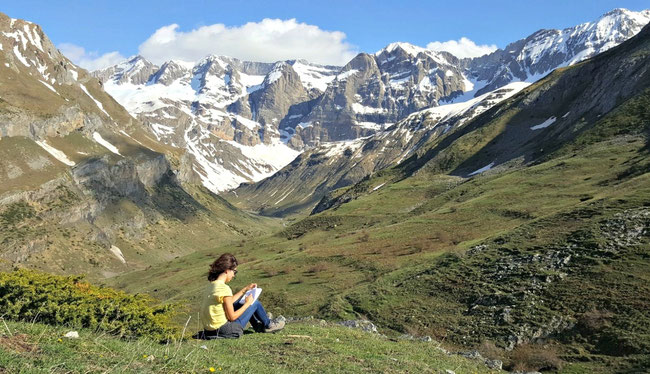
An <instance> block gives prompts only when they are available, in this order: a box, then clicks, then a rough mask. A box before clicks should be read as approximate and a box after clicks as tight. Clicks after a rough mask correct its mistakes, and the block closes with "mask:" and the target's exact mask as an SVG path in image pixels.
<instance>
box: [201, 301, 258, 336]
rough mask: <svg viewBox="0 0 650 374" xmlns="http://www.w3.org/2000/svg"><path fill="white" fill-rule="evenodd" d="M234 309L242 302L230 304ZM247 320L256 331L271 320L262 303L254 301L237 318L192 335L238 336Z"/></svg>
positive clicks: (242, 331)
mask: <svg viewBox="0 0 650 374" xmlns="http://www.w3.org/2000/svg"><path fill="white" fill-rule="evenodd" d="M232 306H233V309H234V310H238V309H239V308H241V307H242V306H243V304H239V303H234V304H232ZM248 322H250V323H251V326H253V329H254V330H255V331H257V332H263V331H264V328H265V327H268V326H269V324H270V323H271V320H270V319H269V317H268V316H267V315H266V311H265V310H264V307H263V306H262V303H260V302H259V301H255V302H254V303H253V304H251V305H250V306H249V307H248V308H246V310H245V311H244V313H242V315H241V316H239V318H237V319H236V320H234V321H228V322H226V323H225V324H224V325H223V326H221V327H219V328H218V329H216V330H212V331H211V330H203V331H200V332H198V333H197V334H196V335H194V338H196V339H208V340H210V339H220V338H239V337H240V336H242V335H243V334H244V329H245V328H246V325H247V324H248Z"/></svg>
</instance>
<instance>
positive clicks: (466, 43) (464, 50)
mask: <svg viewBox="0 0 650 374" xmlns="http://www.w3.org/2000/svg"><path fill="white" fill-rule="evenodd" d="M427 49H430V50H432V51H447V52H449V53H451V54H452V55H454V56H456V57H458V58H465V57H478V56H483V55H485V54H488V53H491V52H494V51H496V50H497V49H498V48H497V46H496V45H494V44H491V45H487V44H483V45H477V44H476V43H474V42H473V41H472V40H470V39H468V38H466V37H464V36H463V37H462V38H460V39H459V40H448V41H446V42H431V43H429V44H427Z"/></svg>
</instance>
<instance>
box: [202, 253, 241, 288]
mask: <svg viewBox="0 0 650 374" xmlns="http://www.w3.org/2000/svg"><path fill="white" fill-rule="evenodd" d="M237 264H238V262H237V259H236V258H235V256H233V255H232V254H230V253H224V254H222V255H221V256H219V258H218V259H216V260H214V262H213V263H212V265H210V271H209V272H208V280H209V281H210V282H212V281H214V280H216V279H217V277H218V276H219V274H221V273H223V272H225V271H226V270H235V268H236V267H237Z"/></svg>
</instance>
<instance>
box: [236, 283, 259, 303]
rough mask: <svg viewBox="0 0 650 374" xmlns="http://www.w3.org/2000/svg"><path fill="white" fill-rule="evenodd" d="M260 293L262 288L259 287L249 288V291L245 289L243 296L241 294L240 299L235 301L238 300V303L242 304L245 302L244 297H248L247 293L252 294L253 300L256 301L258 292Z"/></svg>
mask: <svg viewBox="0 0 650 374" xmlns="http://www.w3.org/2000/svg"><path fill="white" fill-rule="evenodd" d="M261 293H262V289H261V288H259V287H256V288H253V289H252V290H250V291H246V293H245V294H244V296H242V297H241V299H239V300H238V301H237V302H238V303H239V304H243V303H245V302H246V298H247V297H248V295H251V296H253V301H257V298H258V297H260V294H261Z"/></svg>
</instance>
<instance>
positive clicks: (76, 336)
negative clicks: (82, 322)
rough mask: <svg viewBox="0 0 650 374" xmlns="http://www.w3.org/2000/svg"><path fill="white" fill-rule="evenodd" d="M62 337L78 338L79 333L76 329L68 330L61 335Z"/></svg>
mask: <svg viewBox="0 0 650 374" xmlns="http://www.w3.org/2000/svg"><path fill="white" fill-rule="evenodd" d="M63 337H64V338H68V339H79V333H78V332H76V331H68V332H67V333H66V334H65V335H63Z"/></svg>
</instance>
